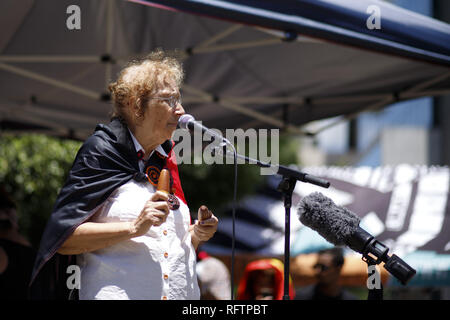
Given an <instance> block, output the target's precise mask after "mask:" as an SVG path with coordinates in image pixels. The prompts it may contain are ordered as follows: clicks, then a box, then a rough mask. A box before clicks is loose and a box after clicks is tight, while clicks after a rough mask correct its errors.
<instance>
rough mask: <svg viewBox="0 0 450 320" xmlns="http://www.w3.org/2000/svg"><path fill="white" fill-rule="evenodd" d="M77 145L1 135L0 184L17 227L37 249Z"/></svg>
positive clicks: (59, 141) (79, 144)
mask: <svg viewBox="0 0 450 320" xmlns="http://www.w3.org/2000/svg"><path fill="white" fill-rule="evenodd" d="M80 146H81V143H80V142H77V141H71V140H61V139H57V138H52V137H48V136H45V135H38V134H33V135H31V134H24V135H20V136H14V135H2V136H1V138H0V182H2V183H4V185H5V187H6V189H7V191H8V192H9V193H10V194H11V196H12V197H13V198H14V200H15V201H16V203H17V208H18V210H17V211H18V216H19V227H20V230H21V232H22V233H23V235H24V236H25V237H27V238H28V240H29V241H30V242H31V243H32V245H33V246H38V244H39V241H40V238H41V235H42V232H43V229H44V227H45V224H46V222H47V219H48V217H49V215H50V213H51V211H52V208H53V204H54V202H55V199H56V196H57V194H58V192H59V189H60V188H61V187H62V185H63V183H64V181H65V180H66V177H67V174H68V172H69V169H70V167H71V165H72V162H73V159H74V158H75V155H76V152H77V151H78V149H79V147H80Z"/></svg>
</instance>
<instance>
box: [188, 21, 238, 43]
mask: <svg viewBox="0 0 450 320" xmlns="http://www.w3.org/2000/svg"><path fill="white" fill-rule="evenodd" d="M241 28H242V25H240V24H236V25H233V26H231V27H230V28H228V29H225V30H224V31H222V32H220V33H218V34H216V35H214V36H213V37H211V38H209V39H207V40H205V41H204V42H201V43H200V44H199V45H197V46H196V48H206V47H208V46H209V45H211V44H213V43H216V42H217V41H219V40H221V39H223V38H226V37H228V36H229V35H230V34H232V33H234V32H236V31H238V30H239V29H241Z"/></svg>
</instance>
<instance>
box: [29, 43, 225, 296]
mask: <svg viewBox="0 0 450 320" xmlns="http://www.w3.org/2000/svg"><path fill="white" fill-rule="evenodd" d="M182 79H183V70H182V67H181V64H180V63H179V62H178V61H177V60H176V59H174V58H172V57H169V56H167V55H166V54H165V53H164V52H163V51H162V50H157V51H155V52H154V53H152V54H150V55H149V56H148V57H147V58H146V59H144V60H142V61H139V62H133V63H131V64H130V65H128V66H127V67H125V68H124V69H123V70H122V71H121V73H120V74H119V77H118V79H117V82H114V83H112V84H110V86H109V89H110V91H111V94H112V98H113V101H114V111H113V117H112V120H111V122H110V123H109V124H108V125H102V124H100V125H98V126H97V128H96V130H95V132H94V134H93V135H91V136H90V137H89V138H88V139H87V140H86V141H85V143H84V144H83V146H82V147H81V148H80V150H79V152H78V154H77V156H76V159H75V161H74V164H73V167H72V169H71V171H70V173H69V177H68V180H67V182H66V183H65V185H64V187H63V188H62V189H61V192H60V194H59V195H58V198H57V200H56V204H55V207H54V211H53V213H52V215H51V217H50V219H49V221H48V223H47V226H46V229H45V231H44V234H43V237H42V240H41V244H40V249H39V252H38V256H37V259H36V262H35V266H34V271H33V275H32V280H31V290H30V293H31V297H32V298H37V299H47V298H50V299H52V298H75V299H76V298H77V296H76V294H74V292H75V293H76V292H77V289H79V290H78V297H79V299H152V300H155V299H163V300H166V299H199V297H200V291H199V287H198V283H197V275H196V272H195V263H196V254H195V250H196V249H197V247H198V245H199V243H200V242H204V241H207V240H208V239H210V238H211V237H212V236H213V235H214V233H215V232H216V230H217V224H218V220H217V218H216V217H215V216H214V215H213V214H212V213H211V212H209V214H210V215H211V217H210V218H209V219H206V220H202V221H201V222H199V221H196V222H195V223H192V222H191V219H190V213H189V208H188V206H187V205H186V200H185V198H184V195H183V191H182V189H181V183H180V179H179V175H178V169H177V165H176V161H175V156H174V152H173V151H172V147H173V142H172V141H171V140H170V138H171V136H172V133H173V132H174V130H175V129H176V127H177V123H178V119H179V117H180V116H181V115H182V114H184V109H183V107H182V105H181V99H180V91H179V90H180V85H181V82H182ZM164 169H166V170H168V172H169V173H170V188H169V190H168V192H162V191H158V190H157V188H156V187H157V183H158V179H159V177H160V173H161V172H162V170H164ZM161 176H162V175H161ZM200 210H208V209H207V208H206V207H205V206H202V207H201V209H199V214H200ZM199 220H200V219H199ZM69 296H70V297H69Z"/></svg>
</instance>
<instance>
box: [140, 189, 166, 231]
mask: <svg viewBox="0 0 450 320" xmlns="http://www.w3.org/2000/svg"><path fill="white" fill-rule="evenodd" d="M167 199H168V196H167V194H165V193H164V192H161V191H156V193H154V194H153V195H152V197H151V198H150V200H148V201H147V202H146V203H145V205H144V208H143V209H142V211H141V213H140V215H139V217H137V219H136V220H134V221H133V223H132V228H133V231H132V233H133V235H134V236H136V237H138V236H142V235H144V234H146V233H147V231H148V230H149V229H150V227H151V226H156V227H158V226H160V225H161V224H163V223H164V222H165V221H166V219H167V215H168V214H169V212H170V211H169V205H168V204H167Z"/></svg>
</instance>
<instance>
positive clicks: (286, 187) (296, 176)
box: [213, 142, 330, 300]
mask: <svg viewBox="0 0 450 320" xmlns="http://www.w3.org/2000/svg"><path fill="white" fill-rule="evenodd" d="M228 143H229V142H228ZM229 144H230V145H231V146H232V148H233V150H235V149H234V146H233V145H232V144H231V143H229ZM217 149H218V150H220V151H219V152H221V153H222V154H223V155H224V156H225V157H226V156H227V155H229V154H228V152H227V150H226V145H224V146H223V151H222V150H221V149H222V148H217ZM213 150H215V149H213ZM233 155H234V154H233ZM236 155H237V156H236V157H235V159H237V158H239V159H243V160H244V161H245V163H249V164H256V165H257V166H259V167H261V168H272V169H273V170H274V173H276V174H279V175H281V176H282V177H283V178H282V180H281V182H280V184H279V185H278V188H277V190H278V191H279V192H281V193H282V194H283V200H284V209H285V216H284V219H285V222H284V234H285V235H284V294H283V300H290V296H289V268H290V260H289V258H290V234H291V206H292V193H293V192H294V189H295V185H296V183H297V181H301V182H305V183H311V184H314V185H317V186H320V187H323V188H328V187H329V186H330V182H328V181H326V180H324V179H321V178H318V177H315V176H312V175H309V174H307V173H304V172H300V171H297V170H294V169H291V168H288V167H285V166H282V165H276V166H273V165H270V164H268V163H264V162H261V161H259V160H256V159H252V158H249V157H246V156H243V155H240V154H237V153H236Z"/></svg>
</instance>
